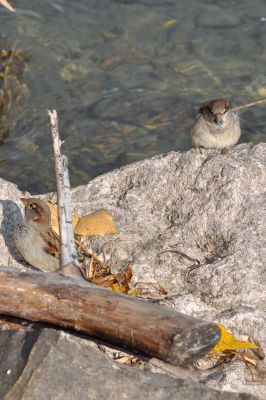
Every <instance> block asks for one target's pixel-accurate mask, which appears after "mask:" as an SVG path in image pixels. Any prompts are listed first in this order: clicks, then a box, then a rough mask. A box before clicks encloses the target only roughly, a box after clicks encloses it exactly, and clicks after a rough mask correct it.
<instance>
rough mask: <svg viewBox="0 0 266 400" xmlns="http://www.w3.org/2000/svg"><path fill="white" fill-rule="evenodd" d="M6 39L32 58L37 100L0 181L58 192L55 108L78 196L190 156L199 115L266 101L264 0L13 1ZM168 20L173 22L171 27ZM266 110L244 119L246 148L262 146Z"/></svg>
mask: <svg viewBox="0 0 266 400" xmlns="http://www.w3.org/2000/svg"><path fill="white" fill-rule="evenodd" d="M10 2H11V3H12V5H14V6H15V7H16V9H17V12H16V13H15V14H11V13H7V12H5V11H4V10H3V9H2V8H1V9H0V33H1V39H3V38H4V39H6V40H7V41H9V42H11V43H12V44H16V46H17V47H18V48H20V49H22V50H23V51H24V53H25V54H26V55H27V57H28V61H29V71H28V72H27V73H26V75H25V77H24V82H25V84H26V85H27V87H28V90H29V94H28V95H27V97H26V98H24V100H23V103H22V105H20V106H16V107H14V109H13V112H12V121H11V122H12V124H11V129H10V132H9V136H8V138H7V139H6V140H5V141H4V142H2V143H1V145H0V161H5V162H3V163H1V162H0V174H1V177H2V178H4V179H7V180H11V181H13V182H15V183H17V184H18V185H19V187H20V188H21V189H25V190H29V191H32V192H35V193H37V192H47V191H49V190H53V189H54V178H53V176H54V173H53V163H52V158H51V145H50V133H49V125H48V118H47V113H46V110H47V109H53V108H55V109H57V111H58V114H59V124H60V134H61V136H62V138H63V139H64V140H65V145H64V151H65V153H66V154H67V155H68V156H69V164H70V175H71V183H72V186H77V185H80V184H84V183H87V182H88V181H89V180H90V179H91V178H93V177H95V176H97V175H99V174H102V173H104V172H107V171H110V170H111V169H113V168H116V167H119V166H121V165H125V164H127V163H130V162H132V161H136V160H140V159H143V158H145V157H148V156H151V155H154V154H157V153H161V152H166V151H169V150H184V149H187V148H189V147H190V142H189V136H188V131H189V127H190V125H191V123H192V121H193V118H194V115H195V113H196V109H197V106H198V105H199V104H201V103H204V102H205V101H208V100H210V99H213V98H219V97H225V98H228V99H229V100H230V101H231V102H232V103H233V104H238V103H239V102H248V101H251V100H253V99H254V98H259V97H261V96H264V97H266V93H265V92H266V68H265V65H266V3H265V1H264V0H254V1H252V2H251V1H248V0H231V1H230V2H229V1H228V2H225V1H222V0H217V1H211V0H205V1H203V0H201V1H198V0H190V1H188V0H186V1H184V0H179V1H177V0H135V1H134V0H90V1H88V0H79V1H73V0H72V1H70V0H53V1H52V0H46V1H45V0H34V1H29V0H10ZM171 20H176V21H172V24H171V23H169V26H166V25H165V23H167V22H168V21H171ZM265 110H266V106H260V107H254V108H250V109H249V110H248V111H246V112H244V113H242V128H243V136H242V141H253V142H259V141H265V138H266V126H265V122H264V115H265Z"/></svg>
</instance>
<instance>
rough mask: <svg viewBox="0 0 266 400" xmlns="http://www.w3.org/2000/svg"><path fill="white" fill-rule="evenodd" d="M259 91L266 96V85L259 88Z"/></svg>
mask: <svg viewBox="0 0 266 400" xmlns="http://www.w3.org/2000/svg"><path fill="white" fill-rule="evenodd" d="M257 92H258V94H259V95H260V96H262V97H265V96H266V86H262V87H260V88H258V90H257Z"/></svg>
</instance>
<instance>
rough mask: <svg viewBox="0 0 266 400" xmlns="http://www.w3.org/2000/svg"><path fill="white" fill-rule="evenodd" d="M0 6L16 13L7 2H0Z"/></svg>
mask: <svg viewBox="0 0 266 400" xmlns="http://www.w3.org/2000/svg"><path fill="white" fill-rule="evenodd" d="M0 4H1V5H2V6H3V7H5V8H6V9H7V10H9V11H12V12H14V11H16V10H15V9H14V8H13V7H12V6H11V4H10V3H9V2H8V1H7V0H0Z"/></svg>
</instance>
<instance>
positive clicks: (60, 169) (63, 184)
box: [48, 110, 79, 268]
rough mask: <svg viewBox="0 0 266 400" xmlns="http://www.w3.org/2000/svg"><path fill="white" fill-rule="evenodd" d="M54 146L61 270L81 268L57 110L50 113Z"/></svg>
mask: <svg viewBox="0 0 266 400" xmlns="http://www.w3.org/2000/svg"><path fill="white" fill-rule="evenodd" d="M48 115H49V118H50V127H51V136H52V145H53V151H54V161H55V176H56V186H57V204H58V219H59V233H60V242H61V260H60V261H61V268H63V267H65V266H66V265H69V264H73V265H75V266H77V267H78V266H79V264H78V261H77V251H76V247H75V240H74V234H73V227H72V211H71V193H70V183H69V176H68V162H67V157H66V156H62V155H61V150H60V147H61V144H62V142H61V141H60V138H59V131H58V118H57V112H56V110H53V111H49V110H48Z"/></svg>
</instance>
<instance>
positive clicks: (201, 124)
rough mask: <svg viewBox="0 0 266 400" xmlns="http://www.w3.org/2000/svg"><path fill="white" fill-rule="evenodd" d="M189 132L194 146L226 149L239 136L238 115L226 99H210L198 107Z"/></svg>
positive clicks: (236, 140) (235, 141)
mask: <svg viewBox="0 0 266 400" xmlns="http://www.w3.org/2000/svg"><path fill="white" fill-rule="evenodd" d="M190 134H191V139H192V142H193V144H194V145H195V146H199V147H204V148H205V149H222V150H224V149H227V148H228V147H231V146H233V145H234V144H236V143H237V142H238V140H239V138H240V135H241V128H240V122H239V117H238V115H237V113H235V112H234V111H232V110H231V108H230V105H229V103H228V102H227V101H226V100H222V99H218V100H212V101H211V102H210V103H209V104H208V105H206V106H204V107H201V108H200V109H199V113H198V115H197V118H196V120H195V122H194V125H193V126H192V129H191V132H190Z"/></svg>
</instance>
